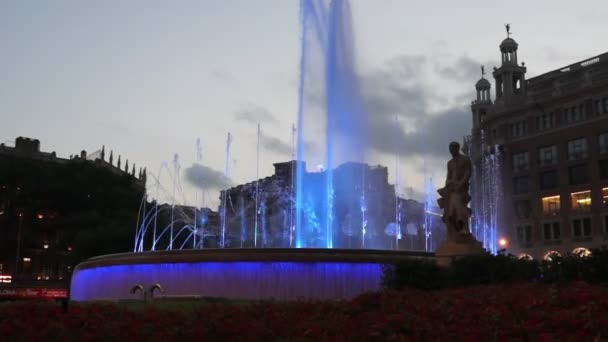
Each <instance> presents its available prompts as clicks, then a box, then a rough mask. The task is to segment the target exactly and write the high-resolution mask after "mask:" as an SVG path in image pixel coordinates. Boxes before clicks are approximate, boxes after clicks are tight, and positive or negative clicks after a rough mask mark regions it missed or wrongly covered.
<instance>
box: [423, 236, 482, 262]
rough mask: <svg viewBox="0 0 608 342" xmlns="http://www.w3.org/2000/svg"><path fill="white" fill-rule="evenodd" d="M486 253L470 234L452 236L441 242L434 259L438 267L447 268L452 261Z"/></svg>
mask: <svg viewBox="0 0 608 342" xmlns="http://www.w3.org/2000/svg"><path fill="white" fill-rule="evenodd" d="M484 253H486V250H485V249H484V248H483V246H482V245H481V242H479V241H477V240H476V239H475V237H473V235H471V234H466V235H460V234H454V236H451V237H449V238H448V239H447V240H445V241H443V242H442V243H441V244H440V245H439V247H437V249H436V250H435V258H436V259H437V264H438V265H439V266H449V265H450V263H451V262H452V260H454V259H456V258H459V257H463V256H469V255H479V254H484Z"/></svg>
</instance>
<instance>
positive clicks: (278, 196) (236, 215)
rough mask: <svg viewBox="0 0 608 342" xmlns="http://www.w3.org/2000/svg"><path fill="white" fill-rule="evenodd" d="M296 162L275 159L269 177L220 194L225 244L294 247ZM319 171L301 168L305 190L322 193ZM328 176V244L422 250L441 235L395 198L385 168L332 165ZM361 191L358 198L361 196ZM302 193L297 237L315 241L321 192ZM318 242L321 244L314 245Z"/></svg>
mask: <svg viewBox="0 0 608 342" xmlns="http://www.w3.org/2000/svg"><path fill="white" fill-rule="evenodd" d="M296 163H297V162H296V161H289V162H284V163H276V164H274V167H275V173H274V174H273V175H272V176H269V177H266V178H263V179H260V180H258V181H254V182H251V183H247V184H242V185H238V186H236V187H233V188H230V189H227V190H225V191H222V192H221V194H220V203H221V204H220V207H219V210H218V212H219V214H220V220H222V219H221V217H222V216H223V215H225V220H224V222H225V223H224V234H225V236H224V240H225V246H226V247H295V246H296V242H295V239H296V232H295V215H296V208H295V198H296V196H295V187H294V182H295V170H296V169H297V167H296ZM303 169H305V167H303ZM323 172H324V171H319V172H305V174H304V175H303V177H309V179H308V181H307V184H308V185H309V186H310V187H311V188H310V189H306V190H307V191H311V192H315V191H316V192H317V193H322V191H321V190H319V189H320V188H321V186H319V187H318V188H319V189H317V188H314V185H315V184H316V183H319V185H322V182H323V181H324V179H325V176H324V174H323ZM333 175H334V178H333V179H334V187H333V189H334V200H333V202H332V208H333V210H332V213H333V217H334V220H333V227H332V228H333V229H332V239H333V243H332V245H333V248H376V249H396V248H397V249H408V250H425V249H428V248H430V247H431V246H435V245H436V244H437V241H441V240H440V239H442V237H443V233H444V232H443V231H444V227H443V224H442V223H441V222H440V221H441V219H440V218H439V217H437V216H435V215H430V217H427V216H429V215H425V206H424V204H423V203H419V202H417V201H415V200H411V199H408V200H406V199H403V198H399V197H396V196H395V188H394V186H393V185H392V184H390V183H389V181H388V169H387V168H386V167H384V166H370V165H367V164H362V163H345V164H342V165H340V166H338V167H337V168H336V169H335V170H334V171H333ZM353 180H361V181H353ZM362 180H364V181H362ZM363 192H364V197H363V198H364V199H365V200H364V201H362V200H361V199H362V195H363ZM303 197H304V198H305V202H304V204H303V207H302V212H301V215H302V216H303V219H302V222H303V228H302V229H306V230H307V234H303V235H306V236H307V238H309V239H315V238H316V235H315V228H316V227H317V226H321V225H322V222H320V221H321V220H320V219H319V218H320V217H321V216H322V214H323V212H325V211H326V208H325V207H324V202H323V199H322V198H321V197H323V196H314V194H312V195H311V196H303ZM256 198H257V201H256ZM256 203H257V204H256ZM363 203H364V204H363ZM362 206H363V207H364V208H362ZM256 213H257V215H256ZM425 224H427V225H428V226H429V230H428V231H430V230H431V227H430V226H431V225H432V226H433V227H432V228H433V231H437V234H435V235H431V234H428V237H427V234H425ZM221 225H222V224H221V223H220V226H221ZM364 225H365V233H364V234H362V231H363V226H364ZM218 234H221V232H218ZM321 235H322V234H321V233H319V237H318V238H319V239H323V238H324V237H323V236H321ZM362 236H364V239H365V241H362ZM430 239H433V241H432V242H431V241H430ZM435 240H437V241H435ZM306 245H307V246H315V241H307V244H306ZM323 246H324V245H323V243H322V242H321V243H320V244H319V247H323ZM427 246H428V248H427Z"/></svg>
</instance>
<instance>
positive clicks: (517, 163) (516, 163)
mask: <svg viewBox="0 0 608 342" xmlns="http://www.w3.org/2000/svg"><path fill="white" fill-rule="evenodd" d="M529 160H530V159H529V158H528V152H521V153H515V154H513V169H515V170H518V171H522V170H527V169H528V167H529V166H530V165H529Z"/></svg>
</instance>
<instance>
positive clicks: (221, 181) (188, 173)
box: [184, 163, 232, 190]
mask: <svg viewBox="0 0 608 342" xmlns="http://www.w3.org/2000/svg"><path fill="white" fill-rule="evenodd" d="M184 175H185V177H186V181H187V182H188V183H190V184H192V185H194V186H196V187H198V188H201V189H205V190H208V189H210V188H211V189H220V190H221V189H226V188H229V187H231V186H232V181H231V180H230V178H228V177H226V176H225V175H224V174H223V173H222V172H220V171H217V170H214V169H212V168H209V167H207V166H204V165H201V164H197V163H194V164H192V166H190V167H187V168H186V169H185V170H184Z"/></svg>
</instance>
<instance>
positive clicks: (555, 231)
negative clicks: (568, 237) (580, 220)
mask: <svg viewBox="0 0 608 342" xmlns="http://www.w3.org/2000/svg"><path fill="white" fill-rule="evenodd" d="M561 236H562V229H561V226H560V224H559V222H547V223H543V238H544V239H545V240H546V241H553V240H559V239H560V238H561Z"/></svg>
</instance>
